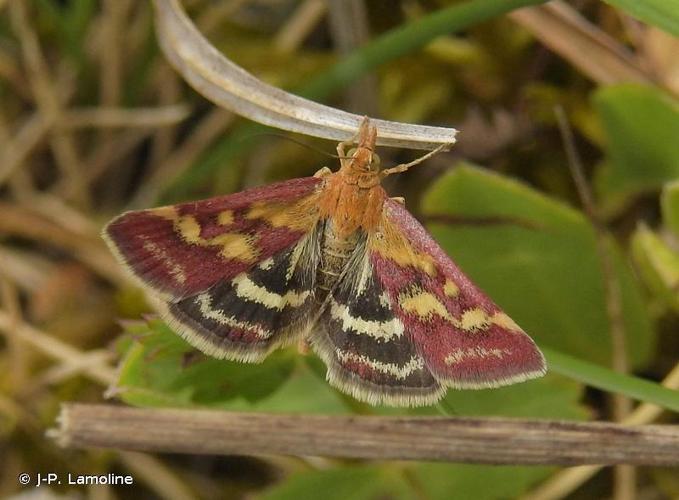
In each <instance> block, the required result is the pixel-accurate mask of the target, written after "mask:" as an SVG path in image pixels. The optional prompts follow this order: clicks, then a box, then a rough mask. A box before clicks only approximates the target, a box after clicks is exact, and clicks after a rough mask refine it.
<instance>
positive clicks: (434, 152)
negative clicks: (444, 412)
mask: <svg viewBox="0 0 679 500" xmlns="http://www.w3.org/2000/svg"><path fill="white" fill-rule="evenodd" d="M450 146H452V143H446V144H441V145H440V146H439V147H437V148H436V149H434V150H432V151H429V152H428V153H427V154H426V155H422V156H420V157H419V158H417V159H415V160H413V161H411V162H410V163H402V164H401V165H396V166H395V167H391V168H385V169H384V170H382V171H380V177H382V178H384V177H386V176H388V175H391V174H400V173H401V172H405V171H406V170H408V169H409V168H410V167H414V166H415V165H417V164H419V163H422V162H423V161H426V160H428V159H429V158H431V157H432V156H434V155H437V154H439V153H440V152H441V151H447V150H448V149H449V148H450Z"/></svg>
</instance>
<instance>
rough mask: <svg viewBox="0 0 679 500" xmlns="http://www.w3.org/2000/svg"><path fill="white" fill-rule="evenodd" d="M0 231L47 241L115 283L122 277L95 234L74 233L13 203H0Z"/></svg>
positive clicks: (121, 280) (120, 280) (118, 282)
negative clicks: (70, 253)
mask: <svg viewBox="0 0 679 500" xmlns="http://www.w3.org/2000/svg"><path fill="white" fill-rule="evenodd" d="M0 213H2V214H3V217H2V218H0V233H4V234H11V235H15V236H21V237H24V238H28V239H32V240H36V241H39V242H42V243H48V244H51V245H55V246H57V247H60V248H63V249H65V250H68V251H70V252H72V253H73V255H74V257H75V258H77V259H78V260H80V261H81V262H82V263H83V264H85V265H86V266H87V267H89V268H90V269H91V270H92V271H94V272H95V273H97V274H98V275H99V276H101V277H103V278H105V279H107V280H109V281H111V282H113V283H116V284H119V285H122V284H124V283H125V279H124V278H123V276H122V274H121V273H120V272H119V270H118V267H117V266H116V264H115V260H114V258H113V257H112V256H111V254H110V253H109V252H108V251H107V250H106V247H105V246H104V244H103V242H102V241H101V239H100V238H99V237H98V236H97V235H89V237H88V235H83V234H78V233H74V232H72V231H70V230H68V229H66V228H64V227H61V226H60V225H58V224H55V223H54V222H52V221H50V220H48V219H46V218H44V217H43V216H42V215H40V214H36V213H35V212H34V211H32V210H30V209H27V208H23V207H20V206H18V205H14V204H8V203H0Z"/></svg>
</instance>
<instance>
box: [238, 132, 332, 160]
mask: <svg viewBox="0 0 679 500" xmlns="http://www.w3.org/2000/svg"><path fill="white" fill-rule="evenodd" d="M261 135H270V136H274V137H278V138H279V139H285V140H287V141H290V142H294V143H295V144H298V145H300V146H303V147H305V148H307V149H310V150H312V151H315V152H316V153H319V154H322V155H324V156H328V157H330V158H340V157H339V156H337V155H334V154H332V153H328V152H327V151H323V150H322V149H321V148H317V147H316V146H312V145H311V144H309V143H307V142H304V141H301V140H299V139H295V138H294V137H290V136H287V135H285V134H277V133H276V132H260V133H258V134H252V135H251V136H249V137H257V136H261Z"/></svg>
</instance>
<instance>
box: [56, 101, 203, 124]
mask: <svg viewBox="0 0 679 500" xmlns="http://www.w3.org/2000/svg"><path fill="white" fill-rule="evenodd" d="M190 113H191V109H190V108H189V107H188V106H187V105H186V104H170V105H167V106H158V107H153V108H151V107H149V108H116V107H104V106H98V107H92V108H71V109H69V110H67V111H65V112H64V114H63V116H62V117H61V119H60V120H59V125H60V126H62V127H66V128H82V127H126V128H139V127H167V126H171V125H176V124H177V123H179V122H181V121H183V120H185V119H186V118H187V117H188V116H189V114H190Z"/></svg>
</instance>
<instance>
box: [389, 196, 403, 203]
mask: <svg viewBox="0 0 679 500" xmlns="http://www.w3.org/2000/svg"><path fill="white" fill-rule="evenodd" d="M391 199H392V200H394V201H395V202H396V203H400V204H401V205H405V204H406V199H405V198H404V197H403V196H392V197H391Z"/></svg>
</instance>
